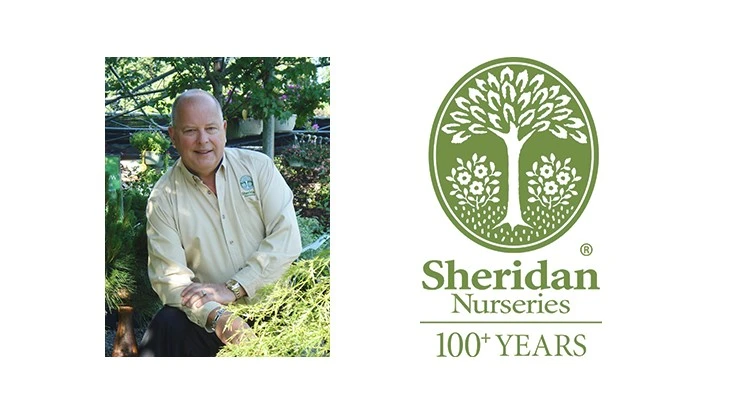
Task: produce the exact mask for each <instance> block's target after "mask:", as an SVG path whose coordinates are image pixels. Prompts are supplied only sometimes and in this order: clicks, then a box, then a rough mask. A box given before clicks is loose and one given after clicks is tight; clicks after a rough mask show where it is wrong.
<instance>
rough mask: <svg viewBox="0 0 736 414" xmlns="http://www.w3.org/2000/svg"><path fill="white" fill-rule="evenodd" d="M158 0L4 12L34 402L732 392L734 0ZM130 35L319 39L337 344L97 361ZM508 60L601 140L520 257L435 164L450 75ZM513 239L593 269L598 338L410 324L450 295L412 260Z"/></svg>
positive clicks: (26, 366) (502, 406) (661, 406)
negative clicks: (546, 242)
mask: <svg viewBox="0 0 736 414" xmlns="http://www.w3.org/2000/svg"><path fill="white" fill-rule="evenodd" d="M149 3H150V2H145V3H144V2H141V3H130V4H126V5H125V10H114V11H113V10H101V9H86V11H85V12H86V13H89V15H88V17H87V18H82V17H74V16H76V14H75V13H81V12H78V11H77V9H75V8H73V6H68V5H65V6H63V7H62V6H54V7H53V8H50V9H44V10H43V13H41V11H39V10H32V11H31V10H29V11H27V12H26V14H22V12H20V13H21V14H19V12H17V11H16V12H15V16H14V15H13V14H6V15H5V16H6V18H7V19H10V20H11V21H12V22H10V23H9V24H7V25H4V26H3V27H2V28H1V29H0V30H1V31H2V35H3V37H4V38H5V39H8V40H9V41H10V42H9V45H8V50H7V52H6V55H5V59H4V61H5V63H4V65H3V67H2V69H0V70H2V79H4V80H5V82H6V85H5V88H4V89H6V92H10V94H9V95H6V99H5V100H4V101H5V102H4V104H3V118H2V121H3V125H4V127H5V128H4V131H3V132H4V137H3V139H4V145H3V149H4V153H3V155H4V161H5V162H4V163H3V169H4V172H5V174H4V178H5V184H6V189H5V194H4V197H3V201H4V202H3V207H2V212H3V217H4V218H5V219H6V224H5V226H6V229H8V230H9V231H7V232H5V235H6V242H7V244H6V247H5V248H4V249H3V251H4V252H5V254H4V255H3V258H4V262H5V263H7V264H10V266H6V267H5V271H4V276H5V286H4V287H3V292H2V294H0V296H2V297H3V298H4V300H3V301H2V311H3V315H4V316H5V317H6V320H5V338H6V340H5V341H4V343H3V345H2V347H3V349H2V351H3V352H2V354H3V357H4V360H5V361H4V369H3V371H2V372H3V375H2V376H3V377H4V378H5V379H7V380H9V381H10V382H9V384H10V385H9V388H6V390H5V392H3V394H4V395H6V396H9V397H10V398H11V399H13V400H16V399H17V400H16V401H17V403H18V404H21V406H22V407H24V408H25V410H24V411H26V410H30V411H32V410H34V409H36V408H38V409H46V410H48V409H59V408H67V407H68V408H72V409H74V408H78V409H80V408H84V407H91V408H93V409H94V410H96V411H98V412H126V413H128V412H131V411H132V412H141V411H142V412H153V411H154V410H155V411H158V410H163V409H166V410H171V411H178V412H199V411H202V410H208V411H221V410H222V411H225V410H226V411H235V412H252V411H256V410H258V411H261V412H264V410H268V412H291V411H299V412H319V413H322V412H327V413H333V412H334V413H345V412H354V411H359V412H363V411H374V412H375V411H379V412H384V411H385V412H450V411H451V412H462V411H468V410H479V411H485V412H503V411H507V410H513V411H515V412H523V413H526V412H553V413H554V412H566V413H589V412H622V411H623V412H628V411H632V412H640V411H641V412H667V411H672V410H677V411H678V412H679V411H684V412H709V413H715V412H733V410H734V403H733V399H732V398H727V395H729V394H730V393H731V392H732V391H733V386H734V383H733V369H734V359H733V351H732V344H733V342H732V341H731V340H730V339H729V338H730V337H731V333H732V330H733V327H734V323H733V316H734V313H735V312H734V306H733V305H732V296H733V294H734V281H733V278H734V276H736V275H734V271H733V266H732V261H731V258H732V256H733V251H734V249H733V247H734V243H733V241H732V239H731V235H732V234H733V232H734V230H736V228H735V227H736V226H734V218H733V207H732V205H730V199H731V198H732V195H731V192H732V191H733V180H732V179H731V177H732V175H733V171H734V166H733V162H732V158H733V155H732V152H733V150H734V138H735V137H734V136H735V135H736V133H735V132H734V131H735V128H734V116H733V113H734V109H735V108H736V105H734V95H735V93H736V87H735V86H734V52H733V49H734V47H733V39H734V38H736V33H734V32H735V30H734V29H733V27H734V26H733V22H732V16H733V14H732V13H730V12H728V11H727V10H726V8H725V7H723V6H720V3H718V2H708V1H699V2H689V3H683V2H679V3H678V2H675V4H671V3H669V2H668V3H665V2H662V4H658V3H656V2H650V3H646V2H632V3H627V2H615V3H612V4H609V5H594V3H593V2H581V3H574V2H539V3H536V2H483V3H482V5H481V6H474V5H471V3H466V2H462V1H454V2H451V3H449V4H450V6H451V7H444V8H442V9H440V8H435V7H433V6H430V5H425V4H422V5H419V3H417V4H418V5H417V6H414V7H409V6H404V5H402V4H401V3H400V2H385V3H382V2H373V3H372V4H370V5H368V4H350V5H349V6H342V7H341V8H330V7H328V6H327V5H320V4H317V3H309V4H303V3H295V4H292V5H289V4H288V2H282V3H279V9H278V10H258V9H251V8H248V6H246V5H245V4H241V3H236V4H232V5H230V6H222V8H221V9H218V10H210V11H204V10H200V8H202V7H203V6H201V5H200V6H197V7H198V9H197V11H190V10H185V9H182V10H180V11H173V10H169V9H164V8H159V9H157V8H154V7H152V5H151V4H149ZM596 4H597V3H596ZM121 7H122V6H121ZM83 14H84V13H82V14H79V16H82V15H83ZM13 22H14V23H13ZM215 37H216V38H217V39H216V40H215V39H214V38H215ZM122 55H130V56H147V55H154V56H161V55H180V56H192V55H205V56H217V55H228V56H245V55H304V56H331V58H332V65H331V76H332V102H331V110H332V118H331V122H332V146H331V162H332V195H331V201H332V268H331V273H332V325H331V330H332V356H331V357H330V358H325V359H278V358H271V359H238V360H235V359H214V358H212V359H195V360H156V361H151V360H147V359H145V360H144V359H132V358H131V359H123V358H104V357H103V353H102V317H103V315H102V293H101V292H102V288H103V286H102V278H101V277H100V276H97V275H99V274H101V272H102V266H103V259H102V257H103V252H104V244H103V243H104V241H103V240H104V239H103V237H104V228H103V224H102V223H103V215H102V208H101V206H102V200H103V193H102V179H101V171H102V162H101V154H102V152H103V151H104V149H103V145H104V144H103V139H102V138H103V121H102V119H103V118H102V112H103V111H102V103H101V102H102V95H103V58H104V56H122ZM508 56H520V57H527V58H532V59H536V60H539V61H542V62H544V63H546V64H548V65H550V66H552V67H553V68H555V69H557V70H558V71H560V72H561V73H562V74H563V75H564V76H565V77H566V78H567V79H569V80H570V81H571V82H572V83H573V85H575V87H576V88H577V89H578V90H579V92H580V93H581V94H582V96H583V98H584V99H585V100H586V103H587V105H588V107H589V109H590V111H591V113H592V116H593V118H594V120H595V124H596V128H597V132H598V139H599V145H600V167H599V171H598V179H597V183H596V187H595V190H594V193H593V196H592V198H591V200H590V203H589V204H588V207H587V209H586V210H585V212H584V213H583V215H582V216H581V218H580V219H579V220H578V222H577V224H576V225H575V226H574V227H573V228H572V229H571V230H570V231H569V232H568V233H567V234H566V235H565V236H563V237H562V238H561V239H559V240H558V241H557V242H556V243H554V244H552V245H550V246H548V247H546V248H544V249H542V250H540V251H538V252H536V253H530V254H525V255H503V254H499V253H493V252H491V251H489V250H487V249H485V248H482V247H480V246H478V245H475V244H474V243H472V242H470V241H469V240H468V239H466V238H465V237H464V236H463V235H462V234H460V233H459V232H458V231H457V230H456V229H455V228H454V226H453V225H452V224H451V223H450V222H449V220H448V219H447V218H446V216H445V215H444V213H443V211H442V209H441V207H440V205H439V204H438V202H437V200H436V197H435V195H434V192H433V190H432V184H431V181H430V177H429V167H428V148H429V138H430V131H431V127H432V122H433V120H434V116H435V113H436V111H437V109H438V108H439V105H440V104H441V103H442V100H443V98H444V96H445V94H446V93H447V92H449V91H450V89H451V88H452V86H453V85H454V84H455V82H456V81H457V80H459V79H460V78H461V77H462V76H463V75H464V74H465V73H467V72H468V71H469V70H471V69H472V68H474V67H476V66H477V65H479V64H482V63H484V62H486V61H489V60H492V59H496V58H501V57H508ZM584 242H589V243H591V244H592V245H593V246H594V249H595V251H594V254H593V256H591V257H589V258H583V257H582V256H580V254H579V253H578V252H577V250H578V248H579V246H580V244H582V243H584ZM515 258H519V260H522V262H524V263H525V264H533V263H534V262H535V261H536V260H538V259H543V258H546V259H549V260H550V263H551V265H552V266H558V267H568V268H577V266H590V267H593V268H595V269H596V270H597V271H598V274H599V284H600V286H601V290H600V291H599V292H587V293H584V294H583V295H580V296H578V295H577V294H574V295H572V296H571V297H572V298H575V299H574V301H573V306H577V305H575V304H577V303H580V304H583V303H585V309H586V314H585V315H584V316H585V317H586V319H599V320H603V321H604V323H603V325H600V326H593V327H586V328H581V331H582V332H585V333H586V334H588V335H587V336H588V337H589V338H590V340H589V342H588V353H587V354H586V356H585V357H582V358H554V357H536V358H533V357H528V358H511V357H509V358H500V357H498V356H495V355H492V353H491V352H488V353H486V352H485V351H484V352H483V353H482V354H481V355H480V356H479V357H478V358H475V359H470V358H457V359H452V358H444V359H442V358H435V355H436V354H437V339H436V337H435V334H436V332H437V328H436V327H429V326H426V325H420V324H419V321H420V320H426V319H431V318H440V317H442V316H443V315H444V314H445V313H446V312H449V302H448V299H447V297H448V296H449V295H446V294H444V293H438V292H427V291H424V290H423V289H422V288H421V281H422V280H423V279H422V272H421V267H422V265H423V264H424V262H426V261H427V260H430V259H437V260H449V259H455V260H456V261H457V262H458V263H460V265H462V266H463V267H466V268H471V269H475V268H480V267H488V268H502V267H507V266H510V264H511V262H512V261H513V260H514V259H515ZM489 295H490V294H489ZM581 306H582V305H581ZM587 310H589V311H587ZM483 329H485V328H483ZM498 329H500V328H493V330H498ZM514 329H515V331H516V332H519V333H524V332H523V330H525V328H514ZM489 331H490V329H489ZM553 331H554V330H551V331H550V332H552V333H553ZM504 332H505V331H504ZM535 332H536V331H535ZM499 333H500V332H499ZM9 404H10V405H11V406H12V405H13V401H11V402H10V403H9Z"/></svg>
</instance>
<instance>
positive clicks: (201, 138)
mask: <svg viewBox="0 0 736 414" xmlns="http://www.w3.org/2000/svg"><path fill="white" fill-rule="evenodd" d="M209 140H210V136H209V134H207V131H205V130H204V129H200V130H199V131H198V132H197V142H198V143H207V142H208V141H209Z"/></svg>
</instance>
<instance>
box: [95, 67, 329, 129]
mask: <svg viewBox="0 0 736 414" xmlns="http://www.w3.org/2000/svg"><path fill="white" fill-rule="evenodd" d="M329 66H330V58H328V57H317V58H313V57H237V58H235V57H173V58H169V57H165V58H155V57H109V58H105V113H106V120H108V121H109V120H113V119H116V118H118V117H121V116H123V115H126V114H129V113H132V112H140V113H141V114H142V115H143V116H144V117H145V118H146V119H147V120H148V122H150V124H151V125H150V126H152V127H157V128H162V127H164V126H165V125H161V123H162V121H161V119H162V118H161V117H164V116H165V117H168V116H169V110H170V108H171V104H172V102H173V99H174V97H176V96H177V95H178V94H180V93H181V92H183V91H184V90H186V89H191V88H200V89H203V90H206V91H209V92H211V93H212V94H213V95H214V96H215V97H216V98H217V99H218V100H219V101H220V104H221V105H222V107H223V113H224V116H225V119H228V120H231V119H238V118H255V119H266V118H267V117H269V116H274V117H275V118H278V119H282V120H283V119H287V118H289V117H290V116H291V115H292V114H296V115H297V125H298V126H300V127H301V126H305V124H306V122H308V121H309V119H310V118H312V117H313V116H314V115H315V111H317V110H324V109H325V108H326V107H327V106H328V105H329V94H330V80H329Z"/></svg>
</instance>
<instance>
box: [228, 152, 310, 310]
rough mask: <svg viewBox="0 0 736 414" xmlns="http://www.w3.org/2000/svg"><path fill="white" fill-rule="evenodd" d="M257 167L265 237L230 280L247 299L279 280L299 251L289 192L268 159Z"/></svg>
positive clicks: (292, 205) (296, 225)
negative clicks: (232, 280) (238, 284)
mask: <svg viewBox="0 0 736 414" xmlns="http://www.w3.org/2000/svg"><path fill="white" fill-rule="evenodd" d="M258 165H259V167H260V169H259V171H258V179H257V180H256V185H257V186H258V189H259V190H260V191H258V192H257V194H258V196H259V199H260V203H261V210H262V217H263V224H264V227H265V229H266V237H265V238H264V239H263V240H262V241H261V242H260V244H259V245H258V249H257V250H256V251H255V252H254V253H253V254H252V255H251V256H250V257H249V258H248V260H247V261H246V266H245V267H244V268H243V269H242V270H241V271H239V272H238V273H236V274H235V276H234V277H233V279H235V280H236V281H237V282H238V283H240V285H241V286H242V287H243V288H244V290H245V292H246V295H247V296H249V297H252V296H254V295H255V294H256V292H257V291H258V289H260V288H261V287H263V286H264V285H267V284H269V283H273V282H275V281H276V280H277V279H278V278H279V277H281V276H282V275H283V274H284V272H285V271H286V269H287V268H288V267H289V265H290V264H291V263H292V262H293V261H294V260H295V259H296V258H297V257H299V254H300V253H301V249H302V245H301V236H300V235H299V226H298V224H297V221H296V213H295V211H294V204H293V199H294V196H293V193H292V191H291V189H290V188H289V186H288V185H287V184H286V181H285V180H284V178H283V177H282V176H281V174H280V173H279V171H278V169H277V168H276V166H275V165H274V163H273V161H272V160H271V159H270V158H268V157H261V162H260V163H259V164H258Z"/></svg>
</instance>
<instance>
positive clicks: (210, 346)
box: [140, 89, 301, 356]
mask: <svg viewBox="0 0 736 414" xmlns="http://www.w3.org/2000/svg"><path fill="white" fill-rule="evenodd" d="M226 127H227V123H226V122H225V121H224V120H223V115H222V109H221V107H220V103H219V102H218V101H217V99H215V97H214V96H212V95H211V94H209V93H208V92H205V91H202V90H199V89H194V90H188V91H186V92H184V93H183V94H181V95H180V96H179V97H177V98H176V100H175V101H174V104H173V106H172V109H171V126H170V127H169V136H170V137H171V140H172V143H173V145H174V147H175V148H176V150H177V151H178V153H179V155H180V159H179V160H178V161H177V162H176V163H175V164H174V166H173V167H172V168H171V169H170V170H169V171H167V172H166V174H164V175H163V176H162V177H161V179H159V181H158V182H157V183H156V185H155V186H154V188H153V190H152V191H151V196H150V197H149V199H148V206H147V211H146V216H147V218H148V224H147V235H148V275H149V278H150V281H151V285H152V286H153V289H154V290H155V291H156V292H157V293H158V295H159V297H160V298H161V301H162V302H163V304H164V305H165V306H164V307H163V308H162V309H161V311H159V312H158V313H157V314H156V316H155V317H154V318H153V320H152V321H151V324H150V325H149V327H148V330H147V331H146V334H145V336H144V338H143V340H142V341H141V346H140V355H141V356H215V355H216V354H217V352H218V351H219V350H220V348H221V347H222V346H224V344H225V343H238V342H239V341H241V340H242V338H243V337H244V335H245V333H247V332H248V330H249V327H248V325H247V324H246V323H245V321H243V320H242V319H241V318H239V317H237V316H234V315H231V314H230V313H229V312H226V311H225V308H224V306H223V305H227V304H230V303H233V302H235V301H238V300H241V299H242V300H245V299H244V298H248V297H253V296H254V295H255V294H256V292H257V291H258V289H259V288H261V287H262V286H264V285H266V284H269V283H271V282H274V281H276V280H277V279H278V278H279V277H280V276H281V275H282V274H283V273H284V271H285V270H286V269H287V268H288V267H289V265H290V264H291V263H292V262H293V261H294V260H295V259H296V258H297V257H298V256H299V253H300V252H301V241H300V236H299V228H298V226H297V222H296V214H295V212H294V206H293V203H292V200H293V195H292V192H291V190H290V189H289V187H288V186H287V184H286V182H285V181H284V179H283V177H282V176H281V174H280V173H279V172H278V170H277V169H276V167H275V166H274V164H273V162H272V160H271V159H270V158H269V157H268V156H266V155H264V154H262V153H260V152H255V151H247V150H242V149H235V148H225V141H226V137H225V131H226ZM229 319H231V321H230V323H227V322H228V320H229ZM226 327H227V329H226Z"/></svg>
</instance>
